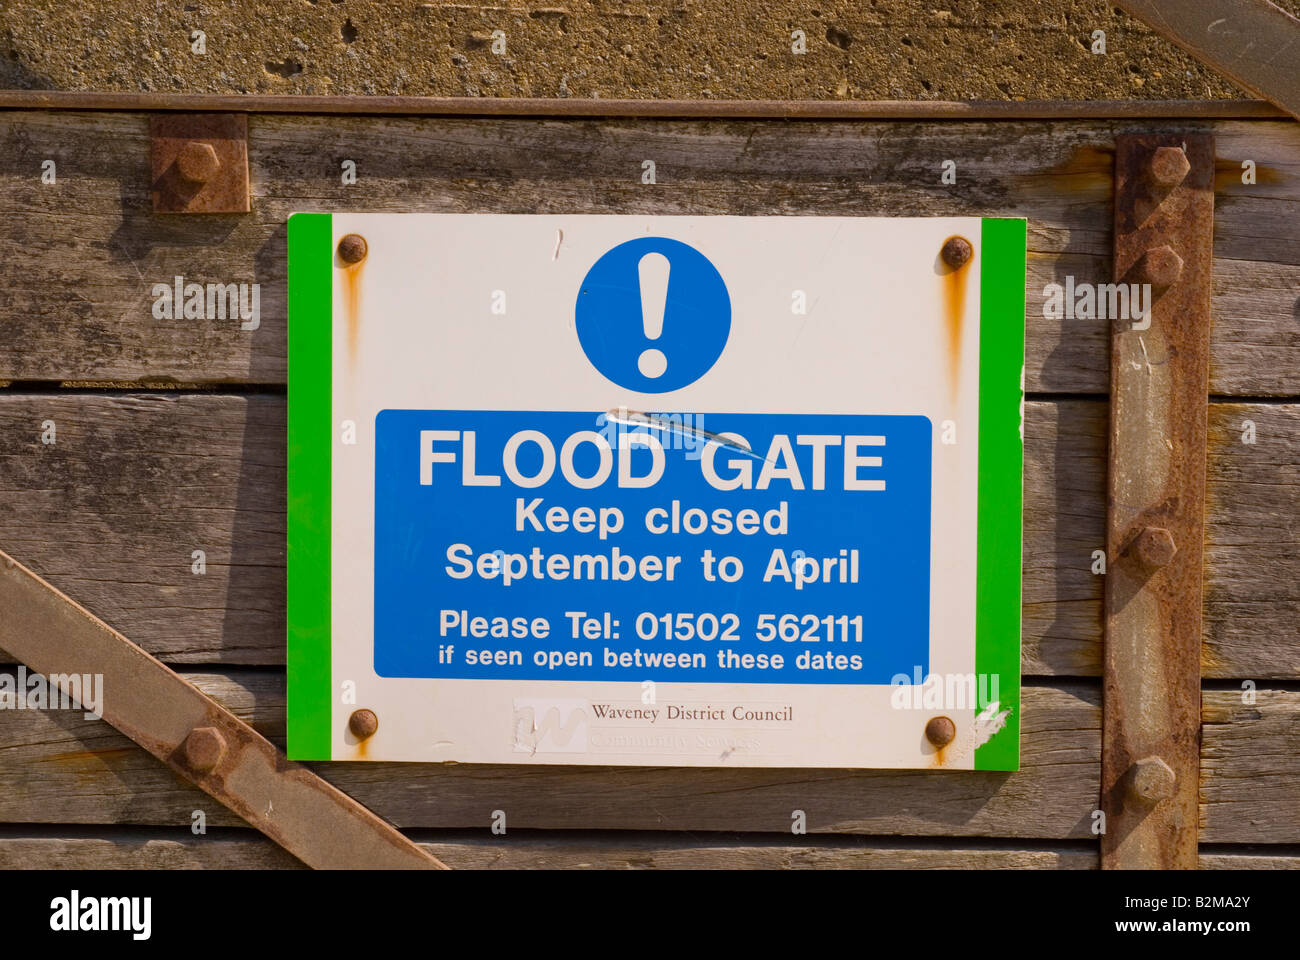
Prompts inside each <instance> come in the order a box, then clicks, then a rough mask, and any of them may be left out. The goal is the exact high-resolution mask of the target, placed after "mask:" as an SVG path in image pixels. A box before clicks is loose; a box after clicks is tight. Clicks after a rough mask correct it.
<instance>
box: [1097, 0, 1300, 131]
mask: <svg viewBox="0 0 1300 960" xmlns="http://www.w3.org/2000/svg"><path fill="white" fill-rule="evenodd" d="M1119 5H1120V6H1121V7H1123V8H1124V9H1125V10H1127V11H1128V12H1129V13H1131V14H1132V15H1133V16H1135V17H1137V18H1138V19H1139V20H1142V21H1144V22H1145V23H1146V24H1147V26H1149V27H1151V29H1153V30H1155V31H1156V32H1157V33H1160V34H1162V35H1163V36H1165V37H1168V38H1169V39H1170V40H1172V41H1174V43H1176V44H1178V45H1179V46H1180V47H1182V48H1183V49H1185V50H1186V51H1187V52H1188V53H1190V54H1191V55H1192V56H1194V57H1196V59H1198V60H1200V61H1202V62H1203V63H1205V64H1207V65H1208V66H1211V67H1213V68H1214V69H1216V70H1218V71H1220V72H1222V73H1224V74H1226V75H1227V76H1229V77H1230V78H1232V79H1233V80H1235V81H1236V82H1237V83H1239V84H1241V85H1242V86H1243V87H1245V88H1246V89H1247V90H1249V91H1250V92H1251V93H1254V94H1257V95H1258V96H1261V97H1263V98H1264V99H1266V100H1270V101H1272V102H1273V103H1275V104H1277V105H1278V106H1279V107H1281V108H1282V109H1283V110H1285V111H1286V112H1287V113H1289V114H1291V116H1293V117H1296V118H1300V20H1297V19H1296V18H1295V17H1293V16H1291V14H1289V13H1287V12H1286V11H1285V10H1283V9H1282V8H1280V7H1277V6H1275V5H1273V4H1271V3H1269V2H1268V0H1119Z"/></svg>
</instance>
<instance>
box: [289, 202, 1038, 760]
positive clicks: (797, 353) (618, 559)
mask: <svg viewBox="0 0 1300 960" xmlns="http://www.w3.org/2000/svg"><path fill="white" fill-rule="evenodd" d="M1024 257H1025V224H1024V221H1021V220H980V219H942V220H940V219H911V220H908V219H888V220H882V219H857V218H784V217H770V218H769V217H761V218H739V217H631V216H576V217H557V216H488V215H483V216H440V215H377V214H376V215H340V214H335V215H327V214H297V215H295V216H294V217H293V218H292V219H291V221H290V403H289V406H290V493H289V505H290V538H289V577H290V585H289V590H290V593H289V606H290V609H289V618H290V625H289V660H290V677H289V680H290V684H289V697H290V729H289V750H290V755H291V756H294V757H296V758H302V759H346V760H354V759H375V760H422V761H451V760H454V761H459V762H510V763H582V764H593V763H596V764H599V763H615V764H646V765H689V766H725V765H749V766H842V767H868V766H881V767H886V766H893V767H942V768H947V769H962V768H965V769H971V768H982V769H1015V768H1016V766H1017V759H1018V743H1017V741H1018V720H1019V717H1018V710H1019V623H1020V611H1019V603H1020V591H1019V581H1020V498H1021V460H1022V456H1021V444H1022V440H1021V438H1022V427H1021V411H1022V402H1021V401H1022V391H1021V384H1022V382H1023V381H1022V370H1023V356H1024V284H1025V266H1024ZM362 710H366V711H370V714H371V715H372V716H371V717H369V720H370V721H371V722H369V723H357V722H355V721H354V718H353V715H354V714H355V713H356V712H357V711H362ZM375 720H377V723H375V722H374V721H375Z"/></svg>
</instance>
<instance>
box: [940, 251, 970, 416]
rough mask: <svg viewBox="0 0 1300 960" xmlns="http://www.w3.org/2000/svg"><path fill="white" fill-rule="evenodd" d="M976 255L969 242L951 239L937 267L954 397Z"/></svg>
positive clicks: (958, 375) (949, 378)
mask: <svg viewBox="0 0 1300 960" xmlns="http://www.w3.org/2000/svg"><path fill="white" fill-rule="evenodd" d="M973 253H974V251H973V248H972V247H971V244H970V241H969V240H967V239H966V238H965V237H959V236H951V237H949V238H948V239H947V240H945V241H944V242H943V246H942V247H941V248H940V250H939V259H938V265H937V269H938V270H939V272H940V282H941V283H942V284H943V319H944V327H945V329H946V331H947V334H948V383H949V386H950V387H951V389H952V393H953V396H954V397H955V396H956V394H957V386H958V381H959V379H960V376H961V336H962V319H963V318H964V317H965V314H966V286H967V279H968V277H969V276H970V264H971V259H972V256H973Z"/></svg>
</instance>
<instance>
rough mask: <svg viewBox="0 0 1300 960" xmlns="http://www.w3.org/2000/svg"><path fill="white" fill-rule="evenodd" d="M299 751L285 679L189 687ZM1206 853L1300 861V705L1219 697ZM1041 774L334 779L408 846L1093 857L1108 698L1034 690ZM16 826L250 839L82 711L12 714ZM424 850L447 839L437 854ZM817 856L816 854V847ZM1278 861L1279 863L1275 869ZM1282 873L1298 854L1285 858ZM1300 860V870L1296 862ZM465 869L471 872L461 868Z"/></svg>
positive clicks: (334, 769) (241, 675)
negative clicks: (802, 830)
mask: <svg viewBox="0 0 1300 960" xmlns="http://www.w3.org/2000/svg"><path fill="white" fill-rule="evenodd" d="M185 676H186V677H187V679H189V680H190V681H191V682H193V683H195V684H196V685H198V687H199V688H200V689H201V690H203V691H204V692H205V693H207V694H208V695H209V696H212V697H214V698H216V699H217V700H218V701H219V702H221V703H222V705H223V706H225V707H226V708H227V709H229V710H231V711H232V712H233V713H235V714H236V715H237V716H239V717H241V718H242V719H245V720H247V721H248V722H250V723H251V724H252V725H253V727H254V728H255V729H257V730H258V732H259V733H262V734H263V735H264V736H267V737H268V738H270V739H271V740H272V741H273V742H276V743H283V737H284V692H283V685H284V677H283V674H282V673H280V672H278V671H277V672H271V671H265V670H234V671H228V672H226V673H220V674H218V673H209V674H190V673H187V674H185ZM1204 704H1205V706H1204V724H1205V726H1204V736H1203V746H1202V749H1203V760H1202V769H1201V812H1200V820H1201V839H1202V842H1203V843H1208V844H1215V843H1252V844H1261V843H1277V844H1282V843H1286V844H1295V843H1300V788H1297V784H1300V759H1297V758H1300V742H1297V737H1298V736H1300V735H1298V734H1297V731H1300V693H1297V692H1294V691H1286V690H1274V689H1269V688H1267V687H1265V686H1263V685H1261V689H1259V690H1257V691H1256V703H1255V704H1254V705H1245V704H1242V703H1241V694H1240V693H1239V692H1237V691H1235V690H1233V691H1206V692H1205V694H1204ZM1024 705H1025V718H1024V720H1025V727H1024V731H1023V737H1024V740H1023V743H1024V760H1023V768H1022V769H1021V771H1020V772H1018V773H1014V774H1002V773H939V772H925V771H844V770H727V769H707V770H699V771H695V772H694V773H692V776H690V777H687V778H683V777H682V776H681V772H680V771H675V770H665V769H657V768H626V769H623V768H620V769H618V770H616V771H611V770H609V769H595V768H583V767H578V768H567V769H566V768H560V767H551V768H526V767H502V766H489V765H481V764H463V765H456V764H452V765H447V766H442V765H436V764H382V763H377V764H316V765H313V766H314V768H315V769H316V770H317V772H319V773H320V774H321V775H322V776H324V777H325V778H326V779H328V780H330V781H331V782H332V783H334V784H335V785H336V786H338V787H339V788H340V789H342V790H344V791H345V792H347V793H348V794H350V795H351V796H353V797H355V798H356V799H357V800H359V801H360V802H362V803H364V804H366V805H367V806H369V807H370V808H371V809H372V810H374V811H375V812H376V813H378V814H380V815H381V816H384V817H387V818H389V819H390V820H393V821H394V822H396V823H397V824H398V825H399V826H401V827H403V828H404V829H408V828H438V829H447V828H453V829H464V828H473V829H483V830H484V831H487V830H488V828H489V825H490V822H491V816H492V811H493V810H497V809H501V810H505V811H506V813H507V826H508V828H509V829H510V830H512V831H513V830H521V831H522V830H599V829H611V830H614V829H617V830H653V831H674V830H685V831H718V832H737V831H740V832H751V833H769V834H781V835H783V834H784V833H785V832H786V831H788V830H789V824H790V814H791V811H793V810H796V809H802V810H804V811H805V812H806V814H807V817H808V830H809V834H810V835H817V836H819V837H823V836H826V835H852V834H864V835H868V836H874V837H879V836H882V835H893V834H899V835H906V836H913V837H919V836H954V837H957V836H960V837H978V836H987V837H1004V838H1017V837H1019V838H1038V839H1045V840H1053V839H1055V840H1060V839H1066V838H1073V839H1080V840H1085V839H1091V836H1092V834H1091V825H1092V822H1093V820H1092V811H1093V809H1094V808H1095V807H1096V805H1097V795H1098V774H1099V769H1100V749H1101V728H1100V724H1101V712H1100V706H1099V691H1098V690H1097V688H1096V686H1095V685H1092V684H1065V685H1062V686H1061V687H1059V688H1058V687H1038V686H1029V687H1027V688H1026V690H1025V700H1024ZM0 756H3V757H4V758H5V760H4V763H2V764H0V822H9V823H62V824H70V823H76V824H109V823H113V824H136V825H145V824H148V825H160V826H170V827H175V828H184V829H186V830H188V829H189V828H190V824H191V816H192V813H193V811H195V810H204V811H205V812H206V815H207V823H208V826H209V827H220V826H239V825H240V822H239V821H238V820H237V819H236V818H235V817H233V816H232V815H230V814H228V813H227V812H226V811H225V810H224V809H223V808H221V807H220V806H219V805H218V804H216V803H215V802H212V801H210V800H209V799H208V798H207V797H206V796H205V795H204V794H202V793H201V792H199V791H198V790H196V789H194V788H193V787H190V786H188V785H187V784H185V783H184V782H183V781H181V780H180V779H178V778H177V777H176V776H174V775H173V774H172V773H170V772H169V771H168V770H167V769H166V768H165V767H163V766H162V764H160V763H158V762H157V761H155V760H154V759H153V758H152V757H150V756H149V755H148V754H146V753H145V752H144V751H142V750H140V749H138V748H137V747H135V746H134V745H133V744H132V743H131V742H130V741H129V740H127V739H126V738H125V737H122V736H121V735H120V734H118V733H116V732H115V731H113V730H112V728H111V727H109V726H108V725H107V724H105V723H102V722H100V721H96V720H93V719H92V720H85V719H83V717H82V715H81V712H80V711H49V710H47V711H26V710H24V711H9V710H6V711H2V712H0ZM420 839H425V840H427V839H429V838H427V837H423V838H420ZM803 842H808V843H811V842H812V841H811V840H809V841H800V843H803ZM1264 852H1265V853H1267V851H1264ZM1279 855H1281V854H1279ZM1285 855H1286V856H1294V855H1295V851H1294V850H1289V851H1286V853H1285ZM453 865H454V864H453Z"/></svg>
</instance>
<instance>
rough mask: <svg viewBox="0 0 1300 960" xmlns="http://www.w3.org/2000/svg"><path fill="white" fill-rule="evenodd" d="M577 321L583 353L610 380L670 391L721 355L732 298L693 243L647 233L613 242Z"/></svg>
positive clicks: (585, 288) (592, 276) (589, 281)
mask: <svg viewBox="0 0 1300 960" xmlns="http://www.w3.org/2000/svg"><path fill="white" fill-rule="evenodd" d="M575 325H576V327H577V330H578V342H579V343H580V344H581V346H582V351H583V353H585V354H586V355H587V359H588V360H590V361H591V364H592V366H594V367H595V368H596V369H597V370H599V371H600V373H601V374H602V375H603V376H604V377H605V378H606V379H608V380H611V381H613V382H614V383H616V384H618V385H619V386H620V387H626V388H627V389H629V390H635V391H638V392H640V393H668V392H669V391H672V390H679V389H681V388H682V387H684V386H687V385H688V384H691V383H694V382H695V381H696V380H698V379H699V378H700V377H702V376H704V374H706V373H708V372H709V370H710V368H712V366H713V365H714V364H715V363H716V362H717V360H718V357H720V356H721V355H722V351H723V348H724V347H726V345H727V337H728V336H729V335H730V333H731V297H730V296H729V294H728V293H727V285H726V284H725V283H724V282H723V280H722V275H721V274H720V273H719V272H718V270H717V268H716V267H715V266H714V265H713V264H712V263H711V262H710V261H709V259H708V257H706V256H704V254H702V253H700V252H699V251H698V250H696V249H695V248H694V247H692V246H690V245H689V244H685V243H682V242H681V241H680V240H670V239H668V238H667V237H643V238H640V239H637V240H629V241H627V242H626V243H621V244H619V245H618V246H616V247H614V248H613V249H612V250H610V251H609V252H607V253H606V254H604V256H602V257H601V258H600V259H599V260H597V261H596V263H595V264H594V265H593V266H592V268H591V269H590V270H588V271H587V276H586V277H585V278H583V281H582V288H581V289H580V290H579V291H578V299H577V304H576V308H575Z"/></svg>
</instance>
